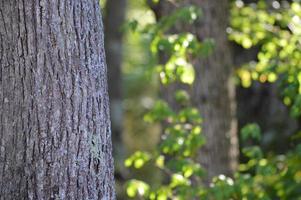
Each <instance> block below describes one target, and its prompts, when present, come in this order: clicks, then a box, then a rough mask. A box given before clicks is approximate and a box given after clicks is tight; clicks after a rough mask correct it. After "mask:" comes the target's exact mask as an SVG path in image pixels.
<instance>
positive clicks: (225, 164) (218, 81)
mask: <svg viewBox="0 0 301 200" xmlns="http://www.w3.org/2000/svg"><path fill="white" fill-rule="evenodd" d="M192 2H195V4H196V5H199V6H200V7H201V8H202V10H203V15H202V17H201V20H200V23H199V24H198V26H197V28H196V34H197V36H198V37H199V39H201V40H203V39H205V38H212V39H214V42H215V48H214V51H213V53H212V54H211V55H209V57H207V58H205V59H199V60H198V61H197V62H196V63H195V66H196V80H195V84H194V92H193V96H194V98H193V99H194V100H195V105H197V106H198V107H199V109H200V111H201V114H202V116H203V119H204V121H203V133H204V135H205V137H206V145H205V147H204V148H203V149H202V150H201V152H200V154H199V160H200V162H201V164H202V165H203V166H204V167H205V169H207V172H208V178H209V179H211V178H212V177H213V176H216V175H218V174H225V175H230V176H231V175H233V172H234V170H235V169H236V167H237V161H238V153H239V150H238V139H237V119H236V100H235V85H234V82H233V80H232V72H233V69H232V68H233V63H232V55H231V53H230V52H231V50H230V45H229V43H228V40H227V34H226V28H227V26H228V18H229V16H228V13H229V9H230V8H229V2H228V1H227V0H225V1H218V0H204V1H201V2H198V1H197V0H193V1H192Z"/></svg>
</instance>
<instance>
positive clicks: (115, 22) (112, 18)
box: [105, 0, 127, 174]
mask: <svg viewBox="0 0 301 200" xmlns="http://www.w3.org/2000/svg"><path fill="white" fill-rule="evenodd" d="M126 4H127V1H126V0H109V1H107V3H106V7H105V11H106V16H105V49H106V55H107V63H108V66H109V67H108V78H109V96H110V108H111V109H110V110H111V119H112V137H113V138H112V139H113V146H114V148H113V149H114V150H113V155H114V158H115V167H116V170H117V171H116V170H115V172H118V174H120V173H121V169H123V168H124V167H123V162H124V159H125V148H124V145H123V142H122V129H123V106H122V96H123V95H122V87H123V86H122V69H121V65H122V38H123V37H122V36H123V33H122V30H121V27H122V25H123V23H124V20H125V12H126Z"/></svg>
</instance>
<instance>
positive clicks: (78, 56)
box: [0, 0, 115, 200]
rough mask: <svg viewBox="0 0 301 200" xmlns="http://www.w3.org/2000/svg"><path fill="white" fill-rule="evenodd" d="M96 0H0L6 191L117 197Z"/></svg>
mask: <svg viewBox="0 0 301 200" xmlns="http://www.w3.org/2000/svg"><path fill="white" fill-rule="evenodd" d="M103 43H104V40H103V25H102V21H101V15H100V8H99V3H98V0H66V1H60V0H52V1H46V0H39V1H37V0H10V1H7V0H0V87H1V89H0V120H1V123H0V199H3V200H11V199H13V200H15V199H115V195H114V188H113V186H114V185H113V162H112V156H111V131H110V122H109V108H108V105H109V104H108V94H107V81H106V75H107V72H106V64H105V53H104V47H103Z"/></svg>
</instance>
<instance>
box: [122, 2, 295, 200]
mask: <svg viewBox="0 0 301 200" xmlns="http://www.w3.org/2000/svg"><path fill="white" fill-rule="evenodd" d="M299 11H301V6H300V4H299V3H297V2H293V3H292V4H290V5H286V6H284V7H282V6H281V5H280V4H279V5H278V4H277V5H276V4H275V5H274V8H273V7H272V8H270V7H268V5H266V3H265V2H264V1H259V3H258V4H252V5H246V6H245V5H243V3H242V2H241V1H236V3H235V6H234V7H233V9H232V18H231V26H232V28H231V29H229V30H228V31H229V33H230V34H229V37H230V39H231V40H233V41H235V42H237V43H238V44H241V45H242V46H243V47H244V48H251V47H253V46H255V45H257V46H259V47H260V48H261V50H260V52H259V53H258V60H256V61H253V62H251V63H249V64H248V65H245V66H243V67H241V68H240V69H239V70H238V75H239V77H240V79H241V81H242V85H243V86H245V87H249V86H250V84H252V81H253V80H256V81H260V82H266V81H269V82H275V81H276V80H279V81H280V83H281V84H280V89H281V91H282V96H283V99H284V102H285V103H286V104H287V105H288V106H290V108H291V113H292V115H293V116H295V117H298V116H300V115H301V110H300V108H301V106H300V104H301V90H300V86H301V75H300V74H301V72H300V69H299V68H300V67H299V66H298V65H299V64H300V60H301V59H300V58H301V56H300V55H301V54H300V53H301V52H300V50H299V49H300V34H301V33H300V32H301V31H300V29H301V27H299V26H300V24H301V23H300V21H301V19H300V17H301V16H300V13H301V12H299ZM198 17H201V12H200V11H199V10H198V9H196V8H195V7H193V6H192V7H184V8H181V9H179V10H176V11H175V12H174V13H171V14H170V15H169V16H165V17H163V18H162V19H161V20H160V21H159V22H158V23H149V24H146V25H144V26H142V27H141V25H140V24H139V23H138V22H137V21H132V22H131V23H130V25H129V27H131V28H133V29H134V30H135V31H140V32H141V33H143V34H145V35H146V37H147V38H149V40H150V44H151V45H150V51H151V52H152V54H153V56H154V57H155V59H156V60H157V63H158V66H157V68H156V69H157V73H158V75H159V76H160V80H161V83H162V84H171V83H175V82H176V83H181V84H186V85H191V84H192V83H193V81H194V70H193V66H192V64H191V63H190V62H189V61H190V60H191V58H193V57H194V56H207V55H209V54H210V52H212V51H214V42H213V41H212V40H211V39H206V40H204V41H199V40H198V39H197V38H196V37H195V36H194V35H193V34H192V33H189V32H185V31H184V32H182V33H174V32H172V31H171V30H172V27H173V26H177V25H178V23H182V22H183V21H184V22H185V23H194V21H195V20H196V19H197V18H198ZM162 52H164V55H165V56H164V59H162V58H161V57H160V56H159V55H162ZM299 54H300V55H299ZM174 96H175V99H176V100H177V102H178V104H179V105H180V109H176V110H174V109H173V108H172V107H171V106H170V105H169V104H168V103H167V102H165V101H163V100H159V101H157V102H156V103H155V104H154V107H153V109H152V110H151V111H150V112H149V113H148V114H146V115H145V117H144V120H145V121H146V122H149V123H156V122H161V123H162V124H163V129H164V130H163V134H162V138H161V141H160V143H159V144H158V147H157V149H156V150H155V151H153V152H141V151H140V152H136V153H134V154H133V155H132V156H131V157H129V158H128V159H127V160H126V161H125V165H126V166H127V167H133V168H136V169H140V168H143V167H144V166H145V165H146V164H152V165H154V166H156V167H157V168H158V169H159V170H160V171H161V172H162V174H163V180H162V183H160V184H157V185H151V184H149V183H147V182H143V181H140V180H136V179H133V180H130V181H129V182H128V183H127V194H128V196H129V197H131V198H134V197H137V198H139V199H158V200H165V199H178V200H186V199H209V200H210V199H212V200H228V199H233V200H241V199H243V200H248V199H250V200H251V199H263V200H273V199H283V200H290V199H297V200H298V199H301V191H300V188H301V145H300V144H299V145H298V139H300V138H299V137H295V138H294V139H292V143H297V144H296V145H294V147H293V149H292V150H291V151H290V152H287V154H285V155H275V154H273V153H265V152H262V150H261V148H260V147H259V146H257V145H253V144H256V142H258V141H259V140H260V139H261V131H260V127H259V126H258V125H257V124H248V125H247V126H245V127H244V128H243V129H242V130H241V138H242V142H243V143H245V145H244V146H246V147H245V148H244V149H243V150H242V153H243V154H244V155H245V156H246V157H247V158H248V160H247V162H245V163H241V164H240V166H239V170H238V171H237V172H236V174H235V176H234V177H233V178H230V177H226V176H224V175H219V176H217V177H215V178H214V179H213V180H212V183H211V185H210V187H207V186H206V185H204V184H203V182H202V180H203V178H204V176H206V172H205V171H204V170H203V168H202V166H200V164H198V162H197V160H196V153H197V152H198V150H199V148H201V147H202V145H204V143H205V139H204V137H203V136H202V127H201V124H202V119H201V117H200V113H199V111H198V110H197V109H195V108H193V107H191V106H190V103H189V101H190V98H189V94H188V93H187V92H186V91H184V90H179V91H176V93H175V94H174ZM250 144H252V145H250Z"/></svg>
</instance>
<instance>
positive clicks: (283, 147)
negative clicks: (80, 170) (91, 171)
mask: <svg viewBox="0 0 301 200" xmlns="http://www.w3.org/2000/svg"><path fill="white" fill-rule="evenodd" d="M100 3H101V6H102V8H103V17H104V26H105V49H106V57H107V65H108V78H109V93H110V104H111V120H112V135H113V147H114V152H113V153H114V159H115V180H116V187H117V198H118V199H158V200H164V199H188V200H189V199H221V200H224V199H225V200H228V199H244V200H247V199H289V200H293V199H301V189H300V188H301V146H300V138H301V132H300V128H301V127H300V126H301V121H300V116H301V48H300V47H301V3H300V1H297V0H296V1H275V0H259V1H258V0H225V1H220V0H219V1H218V0H106V1H105V0H103V1H101V2H100Z"/></svg>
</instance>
